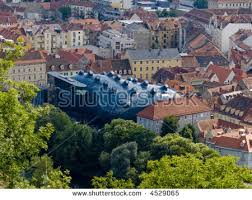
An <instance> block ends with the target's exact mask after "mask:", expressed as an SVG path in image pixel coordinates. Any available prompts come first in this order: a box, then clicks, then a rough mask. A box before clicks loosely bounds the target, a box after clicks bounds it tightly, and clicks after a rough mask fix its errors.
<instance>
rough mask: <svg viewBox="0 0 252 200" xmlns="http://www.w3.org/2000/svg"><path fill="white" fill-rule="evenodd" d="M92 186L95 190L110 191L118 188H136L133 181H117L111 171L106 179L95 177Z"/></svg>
mask: <svg viewBox="0 0 252 200" xmlns="http://www.w3.org/2000/svg"><path fill="white" fill-rule="evenodd" d="M92 185H93V187H94V188H100V189H109V188H116V189H133V188H135V186H134V184H133V183H132V181H131V180H130V179H129V180H124V179H117V178H115V177H113V172H112V171H109V172H108V173H107V174H106V176H105V177H94V178H93V179H92Z"/></svg>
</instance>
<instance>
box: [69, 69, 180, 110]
mask: <svg viewBox="0 0 252 200" xmlns="http://www.w3.org/2000/svg"><path fill="white" fill-rule="evenodd" d="M73 79H75V80H76V81H78V82H80V83H82V84H85V85H86V89H87V90H88V93H89V94H95V97H96V106H97V107H99V109H100V110H103V111H104V112H106V113H110V114H112V115H121V114H123V113H129V112H133V113H135V112H138V110H139V109H143V108H145V107H146V106H148V105H150V104H153V103H154V102H156V101H159V100H167V99H171V98H175V97H176V95H177V93H176V91H174V90H173V89H171V88H168V86H166V85H153V84H149V83H148V81H144V82H142V83H140V82H138V81H137V79H135V78H128V79H123V78H121V76H120V75H117V74H114V73H113V72H109V73H103V74H94V73H93V72H92V71H89V72H88V73H84V72H82V71H81V72H79V74H78V75H76V76H74V77H73ZM135 114H136V113H135Z"/></svg>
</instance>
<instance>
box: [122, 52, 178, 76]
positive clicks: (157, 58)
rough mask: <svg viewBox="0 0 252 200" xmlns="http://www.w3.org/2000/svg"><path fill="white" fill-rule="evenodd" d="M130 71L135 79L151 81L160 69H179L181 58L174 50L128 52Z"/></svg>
mask: <svg viewBox="0 0 252 200" xmlns="http://www.w3.org/2000/svg"><path fill="white" fill-rule="evenodd" d="M126 56H127V57H128V59H129V62H130V66H131V70H132V73H133V75H134V76H135V77H136V78H140V79H147V80H149V81H151V80H152V76H153V75H154V74H155V73H156V72H157V71H158V70H159V69H161V68H171V67H181V65H182V64H181V56H180V54H179V52H178V49H176V48H170V49H143V50H128V51H127V54H126Z"/></svg>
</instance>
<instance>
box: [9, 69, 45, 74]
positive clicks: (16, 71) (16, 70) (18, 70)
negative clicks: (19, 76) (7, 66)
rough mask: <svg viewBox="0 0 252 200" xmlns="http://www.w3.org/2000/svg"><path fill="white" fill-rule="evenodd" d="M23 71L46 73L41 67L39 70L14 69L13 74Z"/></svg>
mask: <svg viewBox="0 0 252 200" xmlns="http://www.w3.org/2000/svg"><path fill="white" fill-rule="evenodd" d="M21 71H22V72H36V71H44V70H43V68H42V67H40V68H38V69H37V68H36V67H34V68H28V69H25V68H23V70H21V69H13V70H12V73H13V74H15V73H21Z"/></svg>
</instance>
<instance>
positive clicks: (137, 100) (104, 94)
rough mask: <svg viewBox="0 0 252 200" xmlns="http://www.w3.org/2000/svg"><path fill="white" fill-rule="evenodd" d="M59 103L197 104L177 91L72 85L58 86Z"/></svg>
mask: <svg viewBox="0 0 252 200" xmlns="http://www.w3.org/2000/svg"><path fill="white" fill-rule="evenodd" d="M54 98H56V99H57V104H58V106H59V107H62V108H69V107H84V106H85V107H90V108H92V107H98V106H99V107H111V108H129V107H140V108H141V107H143V108H144V107H146V106H148V105H151V104H155V103H157V102H160V101H163V103H162V106H164V107H165V106H168V105H170V104H173V105H177V106H179V105H181V106H183V105H190V106H197V104H198V103H197V101H195V100H194V98H183V100H181V99H182V98H181V97H178V96H176V93H173V94H172V93H171V94H167V93H161V92H160V93H151V91H149V90H146V91H145V90H141V91H138V90H137V89H134V88H133V89H131V90H117V89H111V88H110V89H105V88H101V89H97V90H94V91H83V90H78V89H76V88H75V87H71V88H70V90H63V89H60V88H57V90H56V96H55V94H54Z"/></svg>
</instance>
